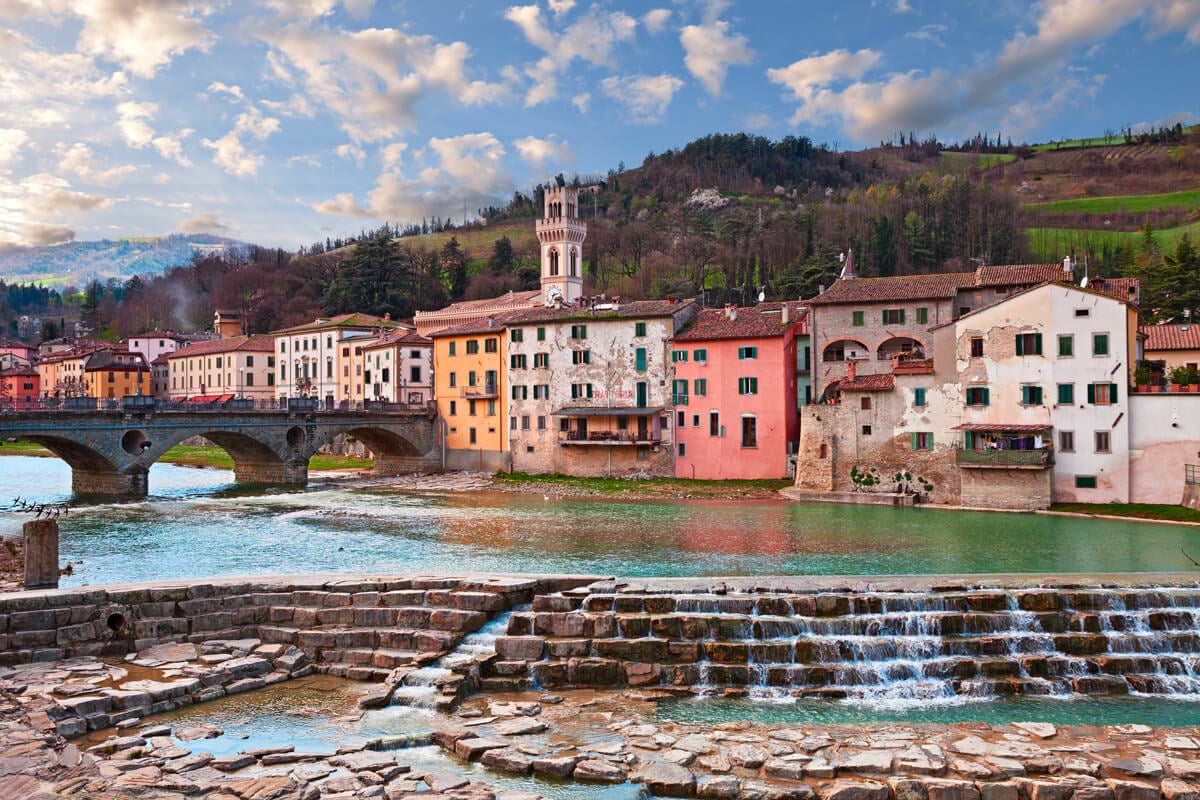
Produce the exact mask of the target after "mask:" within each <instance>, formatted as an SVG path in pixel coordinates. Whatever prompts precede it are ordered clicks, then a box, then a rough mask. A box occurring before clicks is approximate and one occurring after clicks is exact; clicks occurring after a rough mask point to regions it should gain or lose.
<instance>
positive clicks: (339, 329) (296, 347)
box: [271, 314, 411, 408]
mask: <svg viewBox="0 0 1200 800" xmlns="http://www.w3.org/2000/svg"><path fill="white" fill-rule="evenodd" d="M397 328H408V329H409V330H411V327H409V326H404V325H402V324H401V323H399V322H394V321H393V320H391V319H390V318H386V317H376V316H373V315H371V314H342V315H340V316H336V317H321V318H318V319H317V320H315V321H314V322H310V323H308V324H305V325H297V326H295V327H292V328H285V329H284V330H279V331H274V332H273V333H272V334H271V335H272V336H273V337H274V339H275V355H276V357H277V359H278V362H279V363H278V370H277V374H276V381H275V396H276V397H277V398H278V399H281V400H282V399H286V398H291V397H307V398H312V399H315V400H319V401H321V402H322V403H324V404H325V405H326V406H327V407H330V408H333V407H336V406H338V405H342V404H345V405H347V406H349V405H350V404H352V403H355V402H359V401H358V400H356V399H355V391H354V387H355V385H356V382H355V378H357V377H361V376H357V375H355V374H354V372H355V368H356V367H361V364H362V362H361V361H360V360H356V356H355V353H354V348H355V347H356V346H360V345H363V344H365V343H367V342H370V341H374V340H375V339H377V338H379V336H380V335H381V334H382V333H383V332H384V331H386V330H393V329H397ZM360 357H361V354H360V355H359V358H360Z"/></svg>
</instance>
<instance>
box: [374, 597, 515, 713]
mask: <svg viewBox="0 0 1200 800" xmlns="http://www.w3.org/2000/svg"><path fill="white" fill-rule="evenodd" d="M512 614H513V612H512V611H505V612H503V613H501V614H498V615H496V618H495V619H493V620H490V621H488V622H487V623H486V624H484V626H483V627H482V628H480V629H479V630H478V631H476V632H475V633H469V634H467V635H466V636H464V637H463V639H462V641H461V642H459V643H458V646H457V647H455V648H454V649H453V650H451V651H450V652H449V653H446V655H444V656H442V657H441V658H439V659H438V660H437V661H436V662H434V663H433V664H432V665H431V666H427V667H418V668H417V669H414V670H412V671H411V672H409V673H408V674H407V675H405V676H404V678H403V680H402V681H401V683H400V685H399V686H397V687H396V689H395V691H393V692H392V705H402V706H414V707H416V708H430V709H432V708H437V704H438V703H437V701H438V697H439V696H440V695H441V686H442V684H443V683H444V682H446V681H449V680H451V679H453V678H454V677H455V676H456V675H458V674H459V673H460V671H461V670H465V669H469V668H470V667H471V665H473V664H475V663H477V662H478V661H480V660H482V659H484V658H486V657H487V656H489V655H492V654H494V653H495V652H496V637H498V636H503V635H504V632H505V630H507V629H508V621H509V618H510V617H511V616H512Z"/></svg>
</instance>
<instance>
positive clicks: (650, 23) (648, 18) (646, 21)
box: [642, 8, 671, 34]
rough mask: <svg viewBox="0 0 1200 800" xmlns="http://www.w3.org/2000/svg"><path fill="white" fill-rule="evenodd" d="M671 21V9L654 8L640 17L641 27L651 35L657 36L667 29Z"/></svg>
mask: <svg viewBox="0 0 1200 800" xmlns="http://www.w3.org/2000/svg"><path fill="white" fill-rule="evenodd" d="M670 19H671V9H669V8H655V9H651V10H650V11H647V12H646V13H645V14H643V15H642V25H643V26H645V28H646V30H647V31H648V32H649V33H651V34H659V33H662V32H663V31H665V30H666V29H667V23H668V22H669V21H670Z"/></svg>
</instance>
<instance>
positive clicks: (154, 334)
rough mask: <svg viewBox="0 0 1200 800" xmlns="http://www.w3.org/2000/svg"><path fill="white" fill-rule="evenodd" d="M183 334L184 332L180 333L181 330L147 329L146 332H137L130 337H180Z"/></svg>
mask: <svg viewBox="0 0 1200 800" xmlns="http://www.w3.org/2000/svg"><path fill="white" fill-rule="evenodd" d="M182 336H183V334H181V333H179V331H160V330H152V331H146V332H145V333H135V334H134V335H133V336H130V337H129V338H130V339H180V338H182Z"/></svg>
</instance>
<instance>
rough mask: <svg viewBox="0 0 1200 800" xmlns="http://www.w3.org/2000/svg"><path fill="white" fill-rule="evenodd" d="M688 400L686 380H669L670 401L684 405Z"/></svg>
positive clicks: (673, 403)
mask: <svg viewBox="0 0 1200 800" xmlns="http://www.w3.org/2000/svg"><path fill="white" fill-rule="evenodd" d="M687 402H688V382H687V381H686V380H673V381H671V403H672V405H677V406H686V405H687Z"/></svg>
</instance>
